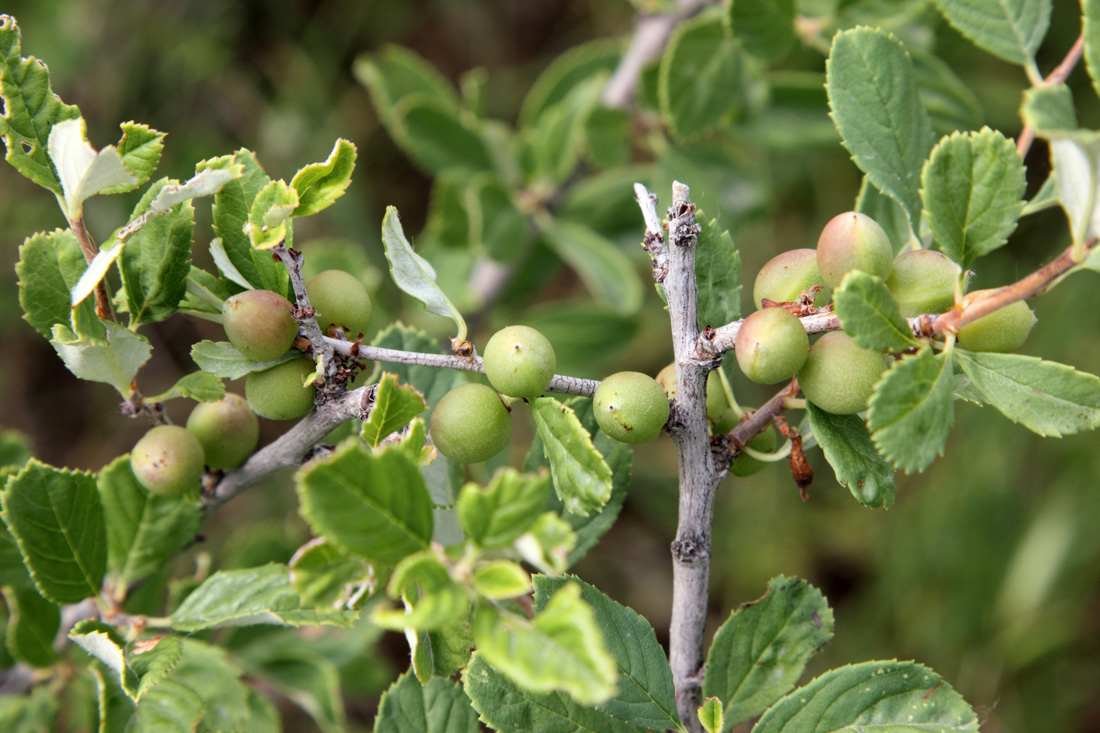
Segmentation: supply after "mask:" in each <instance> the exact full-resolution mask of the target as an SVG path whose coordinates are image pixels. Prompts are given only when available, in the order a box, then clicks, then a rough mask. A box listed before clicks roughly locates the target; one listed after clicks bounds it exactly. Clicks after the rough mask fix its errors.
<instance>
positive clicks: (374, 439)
mask: <svg viewBox="0 0 1100 733" xmlns="http://www.w3.org/2000/svg"><path fill="white" fill-rule="evenodd" d="M427 407H428V405H427V404H426V403H425V402H424V398H423V397H421V396H420V394H419V393H418V392H417V391H416V390H415V389H413V388H412V387H409V386H406V385H402V386H400V387H399V386H397V376H396V375H394V374H389V373H384V374H382V379H380V380H379V381H378V391H377V392H376V393H375V395H374V405H373V407H371V411H370V417H369V418H367V421H366V422H364V423H363V430H362V432H361V434H360V437H362V438H363V440H365V441H367V445H369V446H370V447H371V448H377V447H378V445H379V444H380V443H381V442H382V441H383V440H385V439H386V438H387V437H388V436H389V435H391V434H393V433H395V432H397V431H398V430H400V429H401V428H403V427H405V426H406V425H408V424H409V422H410V421H412V419H413V418H414V417H416V416H417V415H419V414H420V413H422V412H424V410H425V409H427Z"/></svg>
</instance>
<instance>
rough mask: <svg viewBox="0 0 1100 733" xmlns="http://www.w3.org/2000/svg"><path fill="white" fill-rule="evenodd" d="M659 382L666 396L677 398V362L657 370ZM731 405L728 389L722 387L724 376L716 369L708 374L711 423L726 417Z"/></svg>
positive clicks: (708, 417) (708, 414) (708, 412)
mask: <svg viewBox="0 0 1100 733" xmlns="http://www.w3.org/2000/svg"><path fill="white" fill-rule="evenodd" d="M657 384H659V385H661V389H663V390H664V391H665V396H666V397H668V399H669V400H674V399H676V364H669V365H668V366H666V367H665V368H664V369H662V370H661V371H659V372H657ZM729 406H730V405H729V402H728V401H727V400H726V391H725V390H724V389H722V378H721V377H720V376H718V370H717V369H715V370H714V371H712V372H711V373H710V374H708V375H707V420H709V421H710V423H711V425H715V424H716V423H719V422H720V421H721V420H722V419H724V418H725V416H726V413H727V412H728V410H729ZM726 432H728V431H726Z"/></svg>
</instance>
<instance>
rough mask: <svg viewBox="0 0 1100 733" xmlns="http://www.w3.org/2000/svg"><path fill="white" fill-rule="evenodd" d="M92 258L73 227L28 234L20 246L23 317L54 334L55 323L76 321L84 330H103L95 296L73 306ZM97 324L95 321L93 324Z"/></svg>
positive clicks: (18, 272)
mask: <svg viewBox="0 0 1100 733" xmlns="http://www.w3.org/2000/svg"><path fill="white" fill-rule="evenodd" d="M87 268H88V262H87V260H85V259H84V253H83V252H81V251H80V245H79V244H77V241H76V236H75V235H74V234H73V233H72V230H69V229H64V230H62V229H55V230H54V231H52V232H49V233H46V232H40V233H38V234H35V235H33V236H30V237H27V239H26V241H25V242H23V244H22V246H20V247H19V263H18V264H16V266H15V273H16V275H18V276H19V305H21V306H22V307H23V319H24V320H25V321H26V322H27V323H29V324H31V326H33V327H34V329H35V330H36V331H38V332H39V333H40V334H42V335H43V336H45V337H46V338H50V336H51V335H52V331H53V327H54V326H57V325H62V326H70V325H72V323H73V322H74V321H75V322H76V323H77V324H78V325H77V326H76V329H77V331H78V332H80V333H89V334H92V333H95V332H98V333H100V334H102V333H103V327H102V326H101V325H100V324H99V319H98V318H96V315H95V304H94V303H93V302H92V301H91V300H85V301H84V302H83V303H81V304H79V305H77V306H76V307H75V308H74V307H72V304H71V301H70V298H69V292H70V290H71V289H72V288H73V287H75V286H76V284H77V282H79V280H80V276H81V275H83V274H84V270H86V269H87ZM93 324H94V325H93Z"/></svg>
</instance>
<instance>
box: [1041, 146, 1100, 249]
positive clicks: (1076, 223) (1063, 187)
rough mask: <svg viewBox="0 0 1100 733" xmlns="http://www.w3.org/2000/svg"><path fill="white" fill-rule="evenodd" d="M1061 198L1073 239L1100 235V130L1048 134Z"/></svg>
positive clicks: (1055, 179) (1086, 238) (1081, 239)
mask: <svg viewBox="0 0 1100 733" xmlns="http://www.w3.org/2000/svg"><path fill="white" fill-rule="evenodd" d="M1047 137H1048V139H1049V142H1050V161H1051V164H1052V165H1053V167H1054V172H1053V174H1052V176H1053V178H1054V184H1055V186H1056V187H1057V189H1058V199H1059V201H1060V202H1061V204H1062V209H1063V210H1064V211H1065V212H1066V217H1067V218H1068V219H1069V230H1070V235H1071V236H1072V237H1073V241H1074V242H1075V243H1076V242H1084V241H1086V240H1088V239H1091V238H1093V237H1096V236H1100V205H1097V204H1098V202H1097V194H1098V192H1100V132H1083V131H1082V132H1077V133H1074V132H1058V133H1048V135H1047Z"/></svg>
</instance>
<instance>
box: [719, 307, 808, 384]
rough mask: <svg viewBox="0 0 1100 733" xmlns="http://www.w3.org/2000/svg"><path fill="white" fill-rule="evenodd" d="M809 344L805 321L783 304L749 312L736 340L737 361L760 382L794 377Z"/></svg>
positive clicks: (750, 377) (764, 382)
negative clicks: (781, 306)
mask: <svg viewBox="0 0 1100 733" xmlns="http://www.w3.org/2000/svg"><path fill="white" fill-rule="evenodd" d="M809 348H810V339H809V337H808V336H807V335H806V329H805V328H803V327H802V322H801V321H799V320H798V319H797V318H795V316H794V315H793V314H791V312H790V311H787V310H784V309H783V308H765V309H764V310H758V311H756V312H755V313H752V314H751V315H749V317H748V318H746V319H745V320H744V322H742V324H741V328H740V330H739V331H738V332H737V338H736V339H735V341H734V352H735V354H736V355H737V365H738V366H740V367H741V371H742V372H744V373H745V376H746V377H748V378H749V379H751V380H752V381H754V382H756V383H757V384H777V383H778V382H783V381H786V380H788V379H790V378H791V377H792V376H794V373H795V372H797V371H798V370H799V369H800V368H802V365H803V364H804V363H805V361H806V354H807V352H808V351H809Z"/></svg>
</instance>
